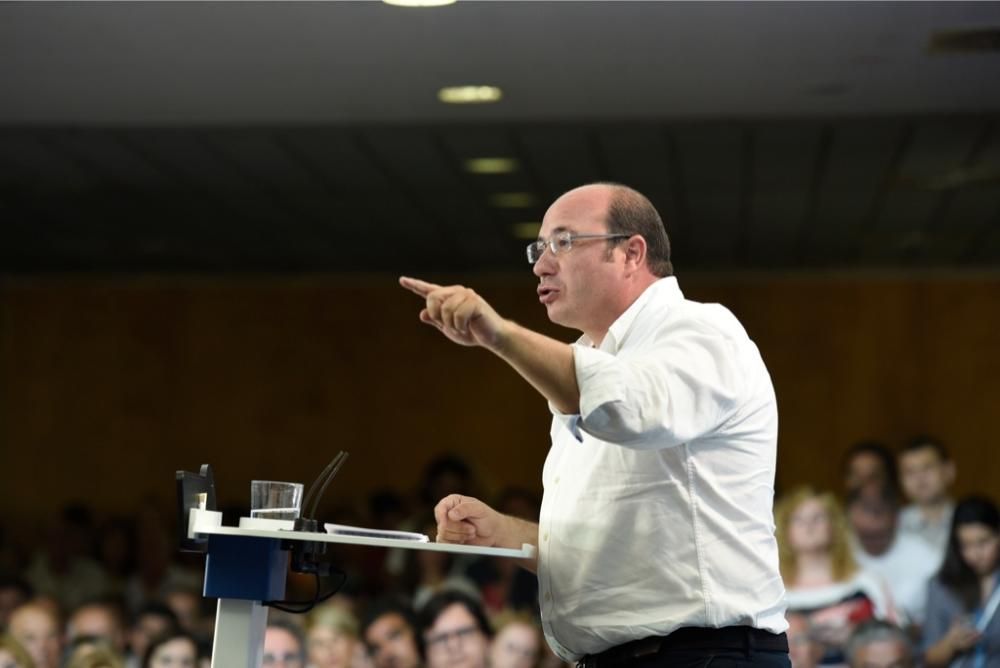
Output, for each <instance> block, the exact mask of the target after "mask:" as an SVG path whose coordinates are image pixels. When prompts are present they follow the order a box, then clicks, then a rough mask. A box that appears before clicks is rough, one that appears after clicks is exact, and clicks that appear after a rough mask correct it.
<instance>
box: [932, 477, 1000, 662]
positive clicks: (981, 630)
mask: <svg viewBox="0 0 1000 668" xmlns="http://www.w3.org/2000/svg"><path fill="white" fill-rule="evenodd" d="M998 580H1000V513H998V511H997V506H996V504H995V503H994V502H993V501H991V500H990V499H987V498H985V497H980V496H970V497H967V498H965V499H963V500H962V501H960V502H959V503H958V505H957V506H955V512H954V516H953V519H952V525H951V531H950V532H949V536H948V550H947V553H946V555H945V559H944V563H943V564H942V565H941V570H940V571H939V572H938V574H937V577H935V578H934V579H933V580H932V581H931V583H930V586H929V587H928V593H927V620H926V622H925V624H924V647H925V648H926V652H925V660H926V662H927V666H928V667H929V668H934V667H935V666H948V665H961V666H969V667H970V668H974V667H979V666H1000V615H998V614H997V613H996V610H997V606H998V604H1000V582H998Z"/></svg>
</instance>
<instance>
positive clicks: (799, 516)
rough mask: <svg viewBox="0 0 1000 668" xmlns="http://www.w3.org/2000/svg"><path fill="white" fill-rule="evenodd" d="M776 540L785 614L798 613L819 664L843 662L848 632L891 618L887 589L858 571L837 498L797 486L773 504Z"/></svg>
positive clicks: (880, 581) (891, 606)
mask: <svg viewBox="0 0 1000 668" xmlns="http://www.w3.org/2000/svg"><path fill="white" fill-rule="evenodd" d="M775 524H776V536H777V539H778V554H779V560H780V567H781V574H782V578H783V579H784V581H785V589H786V592H787V602H788V610H789V612H790V613H798V615H799V616H800V617H801V619H802V622H803V623H804V624H805V626H806V628H805V629H803V630H802V631H803V632H804V633H805V632H807V633H808V636H809V640H810V641H811V642H812V643H814V644H815V645H818V646H819V647H821V648H822V652H821V654H820V658H819V663H821V664H823V665H838V664H843V663H844V648H845V646H846V643H847V638H848V637H849V636H850V633H851V631H852V630H853V629H854V627H855V626H857V625H858V624H860V623H862V622H865V621H868V620H870V619H873V618H880V619H887V618H888V619H893V618H895V614H896V613H895V610H894V608H893V605H892V602H891V596H890V595H889V593H888V589H887V586H886V585H885V583H884V582H883V581H882V580H881V579H880V578H878V577H877V576H875V575H873V574H871V573H869V572H866V571H865V570H863V569H861V568H859V567H858V564H857V563H856V561H855V559H854V557H853V555H852V550H851V541H850V532H849V530H848V528H847V520H846V519H845V517H844V513H843V511H842V510H841V508H840V504H839V503H838V502H837V499H836V498H835V497H834V496H833V494H830V493H819V492H817V491H815V490H813V489H811V488H809V487H800V488H798V489H796V490H793V491H791V492H789V493H788V494H786V495H784V496H783V497H782V498H781V499H780V500H779V501H778V503H777V505H776V506H775Z"/></svg>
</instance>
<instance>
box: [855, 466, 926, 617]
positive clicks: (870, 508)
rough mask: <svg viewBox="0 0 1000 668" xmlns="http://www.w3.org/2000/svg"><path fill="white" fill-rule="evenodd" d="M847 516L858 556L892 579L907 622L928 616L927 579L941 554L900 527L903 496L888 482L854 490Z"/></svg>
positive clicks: (887, 579) (872, 570)
mask: <svg viewBox="0 0 1000 668" xmlns="http://www.w3.org/2000/svg"><path fill="white" fill-rule="evenodd" d="M847 504H848V505H847V516H848V519H849V520H850V523H851V529H852V531H853V532H854V538H855V545H854V558H855V560H856V561H857V562H858V564H859V565H860V566H861V568H863V569H864V570H866V571H869V572H870V573H873V574H875V575H877V576H879V577H880V578H882V579H883V580H885V582H887V583H888V585H889V591H890V592H891V594H892V599H893V601H894V602H895V605H896V606H897V609H898V610H900V611H901V612H902V614H903V615H905V620H902V621H905V623H906V624H910V625H915V626H917V627H919V625H920V624H922V623H923V619H924V606H925V603H926V600H927V582H928V581H929V580H930V578H931V576H933V575H934V573H935V572H936V571H937V569H938V567H939V566H940V564H941V556H940V555H939V554H937V553H936V552H935V551H934V549H933V548H931V547H930V546H929V545H928V544H927V543H926V542H924V541H923V540H920V539H919V538H915V537H914V536H911V535H907V534H900V533H898V532H897V531H896V528H897V526H898V518H899V497H898V496H897V495H896V492H895V490H894V489H893V488H892V487H889V486H888V485H868V486H865V487H861V488H858V489H856V490H854V491H853V492H851V495H850V497H849V498H848V502H847Z"/></svg>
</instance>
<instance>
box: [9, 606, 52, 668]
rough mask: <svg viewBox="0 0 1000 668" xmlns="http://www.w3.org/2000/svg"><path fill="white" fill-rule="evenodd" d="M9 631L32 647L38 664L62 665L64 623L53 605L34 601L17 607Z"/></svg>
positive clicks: (30, 650) (45, 667)
mask: <svg viewBox="0 0 1000 668" xmlns="http://www.w3.org/2000/svg"><path fill="white" fill-rule="evenodd" d="M8 631H9V633H10V635H11V636H12V637H13V638H14V639H15V640H16V641H17V642H19V643H20V644H21V645H22V646H23V647H24V649H26V650H27V651H28V654H29V655H30V656H31V659H32V661H34V663H35V666H36V668H58V666H59V659H60V657H61V656H62V639H63V633H62V625H61V623H60V620H59V617H58V615H57V614H56V613H55V612H54V611H53V610H52V608H51V607H50V606H48V605H44V604H39V603H36V602H32V603H26V604H24V605H22V606H21V607H19V608H17V609H15V610H14V612H12V613H11V615H10V624H9V626H8Z"/></svg>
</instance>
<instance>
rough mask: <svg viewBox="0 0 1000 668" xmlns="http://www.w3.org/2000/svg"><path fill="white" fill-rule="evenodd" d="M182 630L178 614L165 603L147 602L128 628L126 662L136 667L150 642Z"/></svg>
mask: <svg viewBox="0 0 1000 668" xmlns="http://www.w3.org/2000/svg"><path fill="white" fill-rule="evenodd" d="M179 630H180V625H179V624H178V623H177V615H175V614H174V611H173V610H171V609H170V608H169V607H167V606H166V604H164V603H147V604H146V605H144V606H143V607H142V609H140V610H139V612H137V613H136V614H135V617H134V619H133V620H132V626H131V627H130V628H129V630H128V647H129V653H128V656H127V659H126V663H127V664H128V665H129V668H135V667H136V666H139V665H140V664H141V663H142V660H143V657H144V656H146V651H147V650H148V649H149V646H150V643H152V641H153V640H154V639H156V638H159V637H162V636H166V635H168V634H173V633H176V632H177V631H179Z"/></svg>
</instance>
